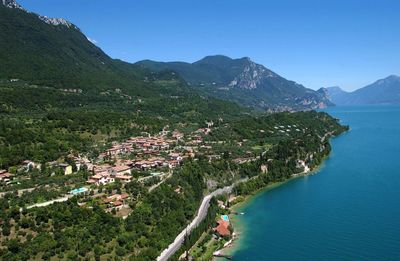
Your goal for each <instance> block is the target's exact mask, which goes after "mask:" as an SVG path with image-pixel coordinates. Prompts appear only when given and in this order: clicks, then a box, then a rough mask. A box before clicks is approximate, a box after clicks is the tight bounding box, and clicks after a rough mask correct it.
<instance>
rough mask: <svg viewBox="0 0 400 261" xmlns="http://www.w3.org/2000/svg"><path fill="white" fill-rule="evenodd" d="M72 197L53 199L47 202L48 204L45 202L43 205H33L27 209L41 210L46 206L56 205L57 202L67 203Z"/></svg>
mask: <svg viewBox="0 0 400 261" xmlns="http://www.w3.org/2000/svg"><path fill="white" fill-rule="evenodd" d="M71 197H72V195H67V196H65V197H62V198H57V199H53V200H50V201H46V202H43V203H37V204H34V205H31V206H29V207H26V208H27V209H30V208H41V207H46V206H48V205H51V204H54V203H56V202H65V201H67V200H68V199H70V198H71Z"/></svg>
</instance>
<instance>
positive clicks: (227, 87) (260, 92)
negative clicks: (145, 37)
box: [137, 55, 332, 111]
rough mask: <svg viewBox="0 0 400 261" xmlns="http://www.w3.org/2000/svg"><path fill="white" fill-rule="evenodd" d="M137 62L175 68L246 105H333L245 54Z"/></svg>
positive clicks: (280, 107)
mask: <svg viewBox="0 0 400 261" xmlns="http://www.w3.org/2000/svg"><path fill="white" fill-rule="evenodd" d="M137 64H139V65H141V66H143V67H145V68H149V69H151V70H156V71H161V70H173V71H176V72H178V73H179V74H180V75H181V76H182V77H183V78H184V79H185V80H186V81H188V82H189V83H190V84H191V85H192V86H193V87H195V88H197V89H199V90H201V91H203V92H206V93H207V94H209V95H211V96H214V97H218V98H222V99H226V100H231V101H235V102H237V103H239V104H242V105H245V106H251V107H258V108H263V109H271V110H275V111H281V110H307V109H316V108H323V107H326V106H328V105H332V103H331V102H330V101H329V100H328V98H327V97H326V93H325V92H316V91H314V90H311V89H307V88H305V87H304V86H302V85H300V84H298V83H296V82H293V81H289V80H286V79H285V78H283V77H281V76H279V75H278V74H276V73H274V72H273V71H271V70H269V69H267V68H265V67H264V66H263V65H260V64H257V63H255V62H253V61H252V60H250V58H247V57H245V58H241V59H232V58H229V57H226V56H222V55H216V56H207V57H205V58H203V59H202V60H200V61H197V62H194V63H185V62H155V61H150V60H145V61H141V62H138V63H137Z"/></svg>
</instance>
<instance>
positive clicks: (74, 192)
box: [0, 122, 307, 259]
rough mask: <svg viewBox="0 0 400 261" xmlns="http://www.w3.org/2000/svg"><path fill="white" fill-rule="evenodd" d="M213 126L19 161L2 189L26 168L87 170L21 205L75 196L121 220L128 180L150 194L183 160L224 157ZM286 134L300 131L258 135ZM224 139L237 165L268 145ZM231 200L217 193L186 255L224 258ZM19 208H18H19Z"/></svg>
mask: <svg viewBox="0 0 400 261" xmlns="http://www.w3.org/2000/svg"><path fill="white" fill-rule="evenodd" d="M217 128H220V126H219V127H215V126H214V124H213V123H212V122H211V123H209V122H206V127H204V128H197V129H195V130H194V131H190V132H186V134H184V132H183V131H179V130H177V129H174V130H171V131H170V130H168V126H166V127H164V128H163V130H162V131H160V132H159V133H157V134H154V135H152V134H149V133H145V132H143V133H141V135H139V136H134V137H130V138H128V139H126V140H123V141H122V142H116V141H114V142H111V143H109V145H108V147H107V148H106V149H104V150H103V151H102V152H100V153H99V154H98V156H97V157H96V158H89V157H88V156H86V155H79V154H78V155H77V154H74V153H70V154H69V155H68V156H67V157H66V158H62V159H59V160H57V161H52V162H48V163H46V164H45V167H44V166H42V164H40V163H36V162H33V161H30V160H25V161H23V162H22V164H21V165H20V166H18V167H17V168H16V170H15V169H14V171H13V173H12V172H11V171H7V170H0V184H1V185H2V186H3V187H8V186H15V185H17V186H18V185H19V184H20V183H22V182H26V179H29V175H26V174H29V173H32V171H33V172H35V171H37V172H39V173H40V172H41V171H42V170H43V169H47V170H51V177H64V178H65V179H66V180H69V179H73V177H75V176H79V175H82V173H87V174H84V175H83V176H82V177H86V178H85V180H83V181H82V182H79V183H74V182H72V183H68V184H65V185H67V186H65V187H66V188H69V190H67V191H66V190H65V189H64V193H61V192H60V193H59V196H58V197H57V198H52V199H49V200H47V201H44V202H35V203H33V204H30V205H28V206H26V208H27V209H30V208H35V207H46V206H48V205H51V204H53V203H56V202H64V201H68V200H70V199H72V198H74V197H76V198H77V199H78V205H79V206H81V207H88V208H93V207H94V206H100V207H101V208H103V209H104V211H106V212H107V213H110V214H112V215H114V216H116V217H120V218H122V219H126V218H127V217H128V216H129V215H130V214H131V213H132V212H133V211H134V208H135V207H134V206H135V201H136V198H135V197H134V196H132V193H130V191H129V186H130V185H131V184H134V183H136V184H140V186H141V187H143V188H145V190H146V193H151V192H152V191H153V190H154V189H156V188H157V187H158V186H160V185H161V184H163V183H164V182H165V181H166V180H167V179H168V178H170V177H171V176H172V175H173V174H174V170H175V169H176V168H179V167H180V166H182V165H183V164H184V163H185V161H187V160H194V161H197V160H198V157H200V156H201V157H203V158H206V159H207V160H208V161H209V162H214V161H215V162H218V161H220V160H221V159H222V158H223V157H225V155H224V154H223V151H224V148H225V147H224V146H225V145H226V144H227V143H228V142H227V141H225V140H218V139H215V138H212V137H210V135H212V132H213V131H214V130H215V129H217ZM222 128H226V129H227V128H229V126H227V125H223V126H222ZM291 132H294V133H298V132H304V130H303V129H302V130H300V129H299V128H298V127H297V126H296V125H293V126H290V125H287V126H273V127H271V128H270V129H269V130H259V133H260V134H262V135H264V134H269V135H281V136H283V135H284V136H287V135H289V134H290V133H291ZM229 143H230V146H232V145H231V144H234V146H236V147H237V148H238V151H237V154H235V156H234V158H232V162H233V163H235V164H239V165H241V164H246V163H251V162H254V161H256V160H258V159H259V158H260V156H259V155H257V153H254V149H256V150H259V149H263V150H264V149H268V146H267V145H265V146H262V147H260V146H259V145H257V144H254V143H251V142H249V141H248V140H246V139H243V140H238V141H235V140H233V141H230V142H229ZM249 144H250V145H249ZM221 148H222V149H221ZM225 149H226V148H225ZM237 155H239V156H237ZM297 165H298V167H299V168H304V169H305V170H306V169H307V166H306V164H305V162H304V161H300V160H299V161H298V162H297ZM261 171H262V172H263V173H266V172H268V169H267V167H266V165H262V166H261ZM24 173H26V174H24ZM229 182H232V181H229ZM218 183H219V182H218V181H216V180H212V179H210V180H207V189H208V191H213V190H215V189H216V188H217V184H218ZM44 188H45V189H52V190H57V191H60V188H61V187H58V186H54V184H48V185H45V187H44ZM35 189H36V188H24V189H21V190H18V195H24V193H26V192H31V191H34V190H35ZM173 190H174V192H175V193H177V194H181V193H182V188H181V187H180V186H177V187H175V188H173ZM5 194H6V193H5V192H3V193H1V192H0V197H2V196H4V195H5ZM235 201H236V198H235V197H229V195H228V197H219V200H218V209H219V211H218V212H217V216H216V218H215V223H214V225H213V227H212V229H210V230H209V231H208V234H204V238H203V240H199V242H198V243H197V244H196V245H195V246H194V247H193V248H192V249H191V250H190V255H191V256H196V255H198V256H199V257H200V256H207V257H212V256H214V257H225V258H228V259H229V256H226V255H224V252H223V251H221V250H223V249H225V248H229V247H230V246H231V245H232V242H233V240H235V239H236V237H237V234H236V233H235V232H234V231H233V227H232V224H231V220H230V217H233V218H234V216H235V215H238V213H235V212H231V211H232V210H231V209H230V208H229V207H228V205H230V204H235ZM22 210H23V208H21V211H22ZM210 236H211V237H210ZM205 249H207V251H206V250H205ZM184 257H185V256H184V255H182V256H181V258H184Z"/></svg>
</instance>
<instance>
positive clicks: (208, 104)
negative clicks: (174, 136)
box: [0, 0, 247, 169]
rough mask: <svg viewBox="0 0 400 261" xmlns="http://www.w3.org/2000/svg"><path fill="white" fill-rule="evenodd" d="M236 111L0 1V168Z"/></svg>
mask: <svg viewBox="0 0 400 261" xmlns="http://www.w3.org/2000/svg"><path fill="white" fill-rule="evenodd" d="M243 113H247V110H245V109H243V108H241V107H239V106H237V105H236V104H234V103H230V102H226V101H222V100H218V99H215V98H210V97H206V96H201V95H199V94H198V92H197V91H195V90H193V89H192V88H190V86H188V85H187V83H186V82H185V81H184V80H183V79H181V77H180V76H179V75H177V74H176V73H173V72H168V71H163V72H152V71H150V70H148V69H143V68H141V67H139V66H137V65H133V64H129V63H126V62H123V61H120V60H114V59H111V58H110V57H109V56H107V55H106V54H105V53H104V52H103V51H102V50H101V49H99V48H98V47H97V46H95V45H93V44H92V43H91V42H90V41H89V40H88V39H87V38H86V36H85V35H84V34H83V33H82V32H81V31H80V30H79V29H78V28H77V27H76V26H75V25H73V24H71V23H69V22H68V21H65V20H63V19H51V18H47V17H42V16H39V15H37V14H33V13H29V12H28V11H26V10H24V9H22V8H21V7H20V6H19V5H18V4H17V3H16V2H15V1H12V0H7V1H5V0H3V1H0V169H2V168H6V167H9V166H12V165H17V164H18V163H20V162H21V161H22V160H24V159H27V158H29V159H32V160H37V161H51V160H55V159H57V158H59V157H61V156H62V155H65V154H67V153H68V152H69V151H71V150H74V151H82V150H86V151H89V150H91V147H90V145H91V144H96V143H100V142H107V141H109V140H115V139H121V138H123V137H128V136H130V135H138V134H140V133H141V132H142V131H147V132H158V131H160V130H161V129H162V128H163V127H164V126H166V125H170V126H174V125H175V124H179V123H182V122H183V123H189V122H190V123H191V124H199V125H202V124H204V122H205V121H206V120H207V121H208V120H214V121H216V120H219V119H221V118H222V119H225V120H227V119H232V118H236V117H240V116H241V115H242V114H243ZM16 129H17V130H18V134H15V133H16ZM15 135H17V136H18V139H16V138H15Z"/></svg>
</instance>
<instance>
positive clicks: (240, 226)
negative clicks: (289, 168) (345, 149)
mask: <svg viewBox="0 0 400 261" xmlns="http://www.w3.org/2000/svg"><path fill="white" fill-rule="evenodd" d="M330 154H331V153H330ZM330 154H329V155H328V156H326V157H325V158H324V159H323V160H322V163H321V164H320V165H319V166H318V167H317V168H315V169H314V170H312V171H309V172H302V173H298V174H293V175H292V176H291V177H290V178H289V179H287V180H285V181H281V182H274V183H271V184H269V185H267V186H266V187H264V188H261V189H259V190H256V191H255V192H254V193H252V194H250V195H246V196H243V198H244V199H243V200H242V201H240V202H238V203H236V204H234V205H233V206H231V207H230V211H231V214H230V215H229V216H230V217H229V218H230V220H231V225H232V227H233V229H234V237H233V238H232V240H231V242H230V244H229V245H227V246H225V247H223V248H221V249H219V251H220V252H221V254H223V255H233V254H234V253H235V252H236V251H237V250H238V249H240V246H241V245H240V244H239V239H240V236H241V235H242V234H243V232H244V231H245V230H246V228H245V226H246V225H245V224H244V222H243V221H242V220H240V219H239V218H237V217H239V216H240V215H241V213H243V212H242V211H241V210H242V209H243V208H244V207H246V206H247V205H248V204H250V203H251V202H252V201H253V200H254V199H256V198H257V197H258V196H260V195H262V194H263V193H265V192H267V191H270V190H273V189H275V188H278V187H280V186H283V185H286V184H287V183H289V182H291V181H293V180H295V179H298V178H303V177H308V176H312V175H315V174H318V172H319V171H320V170H321V169H322V168H323V167H324V165H325V161H326V160H327V159H328V158H329V156H330ZM243 215H246V213H243ZM215 260H223V259H222V258H219V259H218V258H216V259H215Z"/></svg>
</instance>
